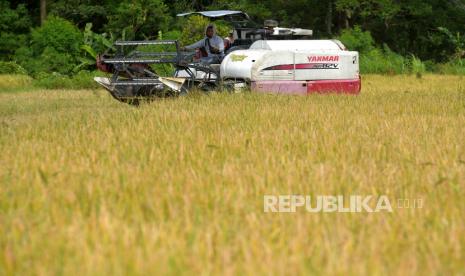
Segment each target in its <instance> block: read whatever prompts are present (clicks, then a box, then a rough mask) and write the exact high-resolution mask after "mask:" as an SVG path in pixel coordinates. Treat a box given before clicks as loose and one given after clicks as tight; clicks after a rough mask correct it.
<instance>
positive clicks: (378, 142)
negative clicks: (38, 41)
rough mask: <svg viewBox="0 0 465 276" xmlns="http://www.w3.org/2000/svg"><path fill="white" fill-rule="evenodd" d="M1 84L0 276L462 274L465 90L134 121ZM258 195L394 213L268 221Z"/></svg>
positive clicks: (271, 215)
mask: <svg viewBox="0 0 465 276" xmlns="http://www.w3.org/2000/svg"><path fill="white" fill-rule="evenodd" d="M7 81H8V84H6V83H7ZM0 83H2V84H1V85H0V152H1V155H0V275H154V274H160V275H191V274H194V275H218V274H224V275H241V274H249V275H269V274H271V275H294V274H311V275H315V274H332V275H347V274H349V275H385V274H388V275H391V274H396V275H408V274H418V275H465V265H464V264H465V200H464V198H465V78H464V77H460V76H445V75H425V76H423V77H422V78H421V79H418V78H416V77H415V76H407V75H402V76H377V75H367V76H364V77H363V82H362V86H363V88H362V93H361V94H360V95H359V96H337V95H331V96H309V97H298V96H277V95H257V94H252V93H242V94H221V93H216V94H215V93H214V94H212V95H208V96H205V95H198V94H194V95H190V96H188V97H183V98H177V99H167V100H159V101H155V102H152V103H150V104H144V105H142V106H140V107H138V108H135V107H131V106H128V105H125V104H122V103H119V102H117V101H115V100H113V99H112V98H111V97H110V96H109V95H108V94H107V93H106V92H105V91H103V90H40V89H36V88H33V87H32V86H31V85H30V80H25V79H16V77H12V76H1V77H0ZM265 195H308V196H312V197H316V196H319V195H321V196H337V195H342V196H344V197H350V196H353V195H362V196H369V195H371V196H374V197H378V196H381V195H385V196H386V197H387V198H389V200H390V203H391V204H392V209H393V210H392V212H377V213H376V212H374V213H369V212H348V213H343V212H317V213H311V212H307V211H306V210H305V208H300V209H298V210H297V211H296V212H291V213H279V212H264V196H265ZM405 202H410V205H409V206H406V205H405ZM420 202H421V204H420V205H415V206H413V203H420ZM400 203H401V204H400Z"/></svg>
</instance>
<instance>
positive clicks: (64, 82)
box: [33, 71, 101, 89]
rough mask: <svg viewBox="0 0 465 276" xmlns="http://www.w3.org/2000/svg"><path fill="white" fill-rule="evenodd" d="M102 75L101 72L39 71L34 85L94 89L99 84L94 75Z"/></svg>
mask: <svg viewBox="0 0 465 276" xmlns="http://www.w3.org/2000/svg"><path fill="white" fill-rule="evenodd" d="M98 75H101V74H100V73H99V72H89V71H80V72H78V73H76V74H74V75H73V76H71V77H70V76H66V75H62V74H59V73H52V74H48V73H44V72H42V73H39V74H38V75H37V76H36V78H35V79H34V82H33V84H34V86H37V87H40V88H46V89H94V88H98V87H99V86H98V84H97V83H96V82H95V81H94V77H95V76H98Z"/></svg>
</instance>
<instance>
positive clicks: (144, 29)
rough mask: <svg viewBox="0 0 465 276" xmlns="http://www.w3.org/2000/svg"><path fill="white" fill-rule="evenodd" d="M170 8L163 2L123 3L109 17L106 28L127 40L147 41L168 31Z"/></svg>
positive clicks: (136, 0) (136, 1) (141, 0)
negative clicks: (159, 33)
mask: <svg viewBox="0 0 465 276" xmlns="http://www.w3.org/2000/svg"><path fill="white" fill-rule="evenodd" d="M169 22H170V17H169V15H168V7H167V6H166V5H165V3H164V2H163V1H162V0H133V1H127V2H126V1H122V2H120V3H119V5H117V6H116V8H114V9H113V13H112V14H111V15H110V16H109V17H108V23H107V25H106V28H107V30H108V31H111V32H113V33H115V34H117V36H123V34H124V36H125V37H126V39H128V40H131V39H147V38H154V37H156V36H157V33H158V31H159V30H163V31H166V30H167V29H168V26H169Z"/></svg>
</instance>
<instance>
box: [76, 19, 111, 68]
mask: <svg viewBox="0 0 465 276" xmlns="http://www.w3.org/2000/svg"><path fill="white" fill-rule="evenodd" d="M83 35H84V41H83V42H84V44H83V45H81V55H80V56H79V57H78V60H79V62H80V63H79V65H77V66H75V67H74V69H73V72H79V71H81V70H83V69H95V61H96V58H97V55H98V54H101V53H104V52H106V51H108V50H115V48H114V46H113V42H114V40H115V39H114V37H113V36H112V35H110V37H109V38H108V35H107V34H106V33H103V34H97V33H94V32H93V31H92V23H87V24H86V27H85V29H84V34H83Z"/></svg>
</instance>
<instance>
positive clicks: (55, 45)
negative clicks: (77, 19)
mask: <svg viewBox="0 0 465 276" xmlns="http://www.w3.org/2000/svg"><path fill="white" fill-rule="evenodd" d="M31 36H32V43H31V48H28V47H21V48H19V49H18V50H17V51H16V54H15V59H16V60H17V61H18V62H19V64H21V65H22V66H23V67H24V68H25V69H26V70H28V72H29V73H31V74H33V75H36V74H38V73H39V72H58V73H61V74H69V73H71V72H72V70H73V68H74V67H75V66H76V65H77V64H78V57H79V54H80V51H81V50H80V45H81V42H82V34H81V32H80V31H79V30H78V29H77V28H76V27H75V26H74V25H72V24H71V23H70V22H68V21H66V20H64V19H61V18H58V17H49V18H48V19H47V21H46V22H45V23H44V24H43V26H41V27H39V28H37V29H34V30H32V34H31Z"/></svg>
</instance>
